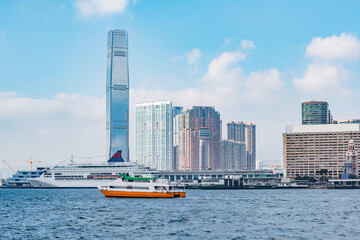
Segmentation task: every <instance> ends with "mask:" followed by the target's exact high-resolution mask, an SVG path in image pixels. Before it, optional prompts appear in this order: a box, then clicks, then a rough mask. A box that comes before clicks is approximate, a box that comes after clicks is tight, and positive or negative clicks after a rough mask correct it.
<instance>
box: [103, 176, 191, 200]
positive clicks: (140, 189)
mask: <svg viewBox="0 0 360 240" xmlns="http://www.w3.org/2000/svg"><path fill="white" fill-rule="evenodd" d="M98 188H99V190H100V191H101V192H102V193H103V194H104V195H105V196H106V197H123V198H175V197H186V193H185V186H183V185H178V184H175V183H170V182H169V180H167V179H163V178H157V177H145V176H142V177H136V176H135V177H134V176H129V174H122V175H119V178H118V179H116V180H115V181H114V182H113V183H112V184H110V185H107V186H99V187H98Z"/></svg>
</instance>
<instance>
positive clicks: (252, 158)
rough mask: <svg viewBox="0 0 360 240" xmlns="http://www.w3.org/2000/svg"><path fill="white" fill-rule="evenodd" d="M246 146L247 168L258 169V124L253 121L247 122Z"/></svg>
mask: <svg viewBox="0 0 360 240" xmlns="http://www.w3.org/2000/svg"><path fill="white" fill-rule="evenodd" d="M245 146H246V161H247V169H249V170H254V169H256V126H255V124H253V123H247V124H246V127H245Z"/></svg>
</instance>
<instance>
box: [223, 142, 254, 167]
mask: <svg viewBox="0 0 360 240" xmlns="http://www.w3.org/2000/svg"><path fill="white" fill-rule="evenodd" d="M220 156H221V163H222V164H221V168H222V169H229V170H246V169H247V162H246V147H245V143H244V142H236V141H234V140H222V141H221V147H220Z"/></svg>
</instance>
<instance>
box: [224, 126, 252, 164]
mask: <svg viewBox="0 0 360 240" xmlns="http://www.w3.org/2000/svg"><path fill="white" fill-rule="evenodd" d="M227 138H228V140H233V141H235V142H240V143H245V148H246V162H245V163H244V164H242V166H241V169H256V125H255V124H253V123H251V122H250V123H243V122H237V123H236V122H234V121H230V122H229V123H228V124H227ZM239 161H240V160H239Z"/></svg>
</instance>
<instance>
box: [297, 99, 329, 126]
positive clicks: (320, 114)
mask: <svg viewBox="0 0 360 240" xmlns="http://www.w3.org/2000/svg"><path fill="white" fill-rule="evenodd" d="M301 111H302V124H303V125H312V124H331V123H332V122H333V117H332V115H331V112H330V109H329V104H328V103H327V102H321V101H310V102H303V103H302V109H301Z"/></svg>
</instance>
